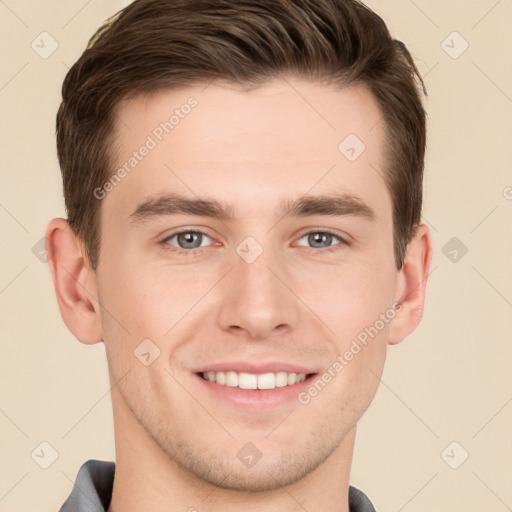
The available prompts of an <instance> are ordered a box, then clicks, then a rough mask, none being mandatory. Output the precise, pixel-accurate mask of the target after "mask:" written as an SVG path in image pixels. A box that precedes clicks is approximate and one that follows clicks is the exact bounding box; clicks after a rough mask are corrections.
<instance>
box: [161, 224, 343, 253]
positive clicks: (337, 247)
mask: <svg viewBox="0 0 512 512" xmlns="http://www.w3.org/2000/svg"><path fill="white" fill-rule="evenodd" d="M182 233H196V234H200V235H204V236H206V237H208V238H210V239H211V237H210V236H208V235H207V234H206V233H204V232H203V231H199V230H194V229H183V230H181V231H175V232H173V233H171V234H170V235H169V236H167V237H165V238H164V239H163V240H162V241H161V242H160V243H161V244H162V246H163V248H164V250H168V251H172V252H173V253H175V254H178V255H180V254H185V255H187V256H195V255H196V254H197V252H198V251H200V250H201V249H205V248H206V247H196V248H193V249H181V248H179V247H177V246H174V245H171V244H170V243H169V240H172V239H173V238H174V237H176V236H178V235H180V234H182ZM318 233H321V234H323V235H331V236H333V237H334V238H336V239H338V241H339V243H337V244H334V245H332V246H330V247H327V248H323V249H318V248H315V247H306V246H301V247H305V248H306V249H310V250H311V251H313V252H315V253H317V254H318V253H331V252H334V251H337V250H340V246H346V247H350V245H351V242H349V241H348V240H347V239H345V238H343V237H342V236H340V235H339V234H337V233H335V232H334V231H331V230H329V229H322V230H312V231H307V232H306V233H303V234H302V235H301V236H300V237H299V240H301V239H302V238H304V237H305V236H308V235H311V234H318ZM170 247H172V249H171V248H170Z"/></svg>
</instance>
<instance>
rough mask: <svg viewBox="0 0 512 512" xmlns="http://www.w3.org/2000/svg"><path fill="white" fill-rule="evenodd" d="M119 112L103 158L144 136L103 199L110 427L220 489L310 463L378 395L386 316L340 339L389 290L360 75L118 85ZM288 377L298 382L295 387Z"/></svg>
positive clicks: (124, 154) (378, 307) (378, 177)
mask: <svg viewBox="0 0 512 512" xmlns="http://www.w3.org/2000/svg"><path fill="white" fill-rule="evenodd" d="M292 85H293V87H292ZM190 97H193V98H195V100H194V101H197V104H195V103H194V101H192V102H189V103H188V104H189V106H190V105H192V103H194V106H191V107H190V108H187V107H183V105H186V104H187V100H188V99H189V98H190ZM176 109H178V110H179V112H178V114H176V116H177V117H175V118H174V119H173V120H172V126H173V127H172V129H170V128H169V125H167V127H166V128H167V130H168V132H169V133H166V131H165V130H164V129H163V128H162V126H161V123H165V122H166V121H169V118H170V117H171V115H173V113H174V111H175V110H176ZM117 117H118V119H117V128H116V144H117V146H118V148H119V150H118V151H117V153H116V155H117V156H116V161H115V169H116V170H117V169H119V168H120V167H122V166H123V165H124V164H125V163H127V162H130V160H129V159H130V157H133V152H134V151H137V152H138V156H135V157H134V158H136V159H137V162H136V163H135V160H132V161H131V164H130V163H128V165H127V167H126V168H125V169H129V172H127V173H126V174H127V175H126V176H125V177H123V178H122V180H121V182H120V183H118V184H117V185H116V186H115V187H113V189H112V190H111V191H110V192H108V193H107V195H106V197H105V198H104V199H103V200H102V201H101V208H102V221H101V222H102V224H101V254H100V258H99V266H98V270H97V287H98V298H99V302H100V304H101V306H102V310H101V322H102V328H103V337H104V342H105V346H106V351H107V357H108V364H109V371H110V374H111V379H112V382H113V383H115V382H118V381H119V382H118V383H117V386H116V387H115V388H114V390H113V391H112V398H113V403H114V417H115V421H116V423H117V427H118V430H119V431H123V432H124V433H123V436H124V437H125V439H131V440H132V442H133V443H134V445H135V444H137V443H139V442H142V439H143V438H144V439H145V441H143V442H146V443H148V442H149V444H151V445H152V446H156V447H157V448H156V449H157V450H158V451H159V452H160V453H161V454H163V455H165V456H167V457H168V458H169V459H170V460H172V461H174V463H176V464H177V465H178V466H180V467H181V468H182V469H185V470H189V471H191V472H193V473H194V474H195V475H197V476H199V477H200V478H202V479H205V480H207V481H209V482H211V483H213V484H215V485H218V486H221V487H226V488H238V489H245V490H262V489H270V488H275V487H278V486H282V485H286V484H289V483H291V482H294V481H296V480H298V479H299V478H301V477H304V476H305V475H306V474H308V473H309V472H310V471H312V470H314V469H315V468H316V467H318V466H319V464H321V463H322V462H323V461H325V460H326V459H327V458H328V457H329V455H331V454H332V453H333V451H336V450H340V449H342V447H343V440H344V438H345V436H346V435H347V434H348V433H349V432H353V428H354V426H355V424H356V422H357V421H358V420H359V418H360V417H361V415H362V414H363V412H364V411H365V409H366V407H367V406H368V405H369V403H370V401H371V400H372V398H373V396H374V394H375V391H376V388H377V384H378V382H379V376H380V375H381V372H382V368H383V364H384V359H385V354H386V344H387V339H388V331H389V325H390V324H389V323H388V322H381V323H378V324H377V325H378V326H379V327H381V324H384V325H383V326H382V327H381V328H380V329H377V330H378V333H377V334H374V335H373V337H368V338H367V344H366V345H363V343H361V342H360V341H359V342H358V345H359V346H360V348H361V349H360V350H359V351H357V353H356V350H355V349H354V345H353V341H354V340H357V336H358V335H360V333H361V332H362V331H364V330H365V328H368V327H370V326H375V324H376V321H377V320H378V319H379V317H380V318H382V314H384V315H386V314H389V313H387V312H389V310H390V308H391V305H392V304H393V302H394V301H395V300H396V299H398V297H397V296H396V293H397V291H396V290H397V276H398V274H397V271H396V267H395V261H394V256H393V226H392V202H391V198H390V194H389V192H388V190H387V188H386V185H385V182H384V180H383V168H384V161H383V141H384V124H383V122H381V116H380V112H379V109H378V106H377V103H376V100H375V99H374V98H373V96H372V95H371V94H370V93H369V92H368V91H366V90H365V89H364V88H362V87H361V86H353V87H349V88H346V89H343V90H335V89H333V88H330V87H327V86H321V85H315V84H313V83H310V82H305V81H297V80H296V81H293V82H290V83H288V82H286V81H284V80H276V81H274V82H269V83H267V84H266V85H265V86H263V87H261V88H259V89H255V90H252V91H250V92H242V91H241V90H239V89H237V88H236V87H234V86H229V87H228V86H220V85H213V84H212V85H210V86H208V87H206V88H205V87H204V86H202V87H197V88H196V87H189V88H186V89H183V90H180V91H166V92H162V93H159V94H156V95H153V96H151V97H137V98H134V99H131V100H129V101H126V102H124V103H122V104H121V105H120V106H119V109H118V111H117ZM177 119H179V121H177ZM351 134H353V135H351ZM148 136H149V139H148ZM355 136H357V138H358V139H360V141H362V143H364V145H365V148H364V151H363V152H362V153H361V154H360V155H359V156H358V153H360V152H361V150H362V149H363V146H362V145H361V142H358V140H357V139H356V138H355ZM347 137H349V139H347V141H346V142H344V143H343V144H342V145H341V149H340V148H339V146H340V143H342V142H343V141H344V140H345V139H346V138H347ZM150 139H151V140H150ZM160 139H161V140H160ZM143 145H146V147H148V148H149V149H148V151H145V150H142V151H139V148H140V147H141V146H143ZM351 148H353V150H352V149H351ZM142 153H144V154H146V153H147V154H146V156H142V155H141V154H142ZM354 157H356V158H354ZM123 174H124V173H121V176H122V175H123ZM178 196H179V197H182V198H185V199H188V200H190V201H196V200H204V201H209V202H218V205H217V206H221V207H222V208H224V209H225V210H226V213H228V214H230V215H224V216H222V215H221V216H219V215H212V213H215V212H217V213H218V211H219V210H220V208H217V209H215V208H214V209H213V210H214V211H213V212H212V211H211V210H212V208H210V209H209V210H207V209H206V208H205V206H206V205H205V203H200V204H199V205H195V206H194V205H192V206H194V208H192V207H191V203H183V202H179V201H176V198H177V197H178ZM321 197H322V198H324V201H322V202H317V203H315V201H314V200H315V199H318V198H321ZM334 197H336V198H337V199H338V200H339V201H338V202H334V200H333V198H334ZM166 198H167V202H166ZM173 198H174V200H175V202H174V203H171V202H170V201H171V200H172V199H173ZM329 198H330V199H329ZM150 199H153V200H157V199H160V201H159V202H158V204H156V203H153V205H152V206H153V207H151V206H148V204H146V206H143V207H141V205H143V204H144V203H146V202H147V201H148V200H150ZM306 199H308V201H309V202H308V201H305V200H306ZM300 200H303V201H302V202H300ZM294 202H298V203H297V205H296V208H295V209H293V210H291V211H289V207H290V206H291V205H292V204H293V203H294ZM180 205H181V207H184V206H187V205H188V208H178V206H180ZM315 205H316V206H315ZM209 206H212V205H211V204H210V205H209ZM134 212H138V213H134ZM132 214H133V215H132ZM177 232H182V234H176V233H177ZM388 318H389V317H388ZM359 339H361V338H359ZM143 340H151V341H150V342H148V341H145V342H144V344H143V345H140V344H141V343H142V342H143ZM139 345H140V347H139ZM138 347H139V348H138ZM156 347H158V349H157V348H156ZM351 347H352V349H351ZM158 350H159V355H158V357H157V358H156V359H154V361H153V362H151V361H152V360H153V358H154V357H155V356H156V355H157V354H158ZM351 350H352V353H353V357H352V358H350V359H351V360H349V361H347V360H346V358H343V360H344V361H345V363H346V364H343V368H342V370H339V368H340V367H339V366H338V365H335V362H336V361H338V362H340V361H341V359H340V358H339V357H338V356H343V355H344V354H345V353H346V352H347V351H351ZM134 351H135V354H134ZM136 354H137V355H138V357H137V356H136ZM141 360H142V362H141ZM143 362H145V363H146V364H143ZM149 362H151V364H147V363H149ZM340 364H341V363H340ZM333 365H334V366H333ZM329 368H331V377H332V378H331V379H330V382H328V383H327V384H326V385H324V386H323V387H320V386H318V388H319V389H320V391H318V392H317V394H316V396H313V394H314V392H313V393H309V392H308V390H309V389H310V388H311V386H312V385H313V383H314V382H315V381H316V380H318V379H319V378H321V377H322V375H323V374H324V373H325V372H327V371H328V369H329ZM334 368H336V369H334ZM333 369H334V372H333ZM203 372H211V373H210V377H211V378H215V379H218V381H219V382H212V381H208V380H206V379H205V378H204V376H205V375H206V376H208V373H205V374H203ZM227 372H231V373H229V374H228V373H227ZM283 372H284V373H283ZM240 373H248V374H249V375H242V376H241V377H240V375H239V374H240ZM293 373H297V374H305V375H306V376H307V378H306V380H305V381H303V382H298V383H295V384H293V382H294V377H293V376H292V375H290V374H293ZM261 374H273V375H266V376H264V377H261V378H259V375H261ZM333 375H334V376H333ZM288 379H289V380H288ZM301 379H302V377H301V376H300V375H299V378H298V380H301ZM237 382H238V383H239V385H241V386H243V387H246V386H249V387H251V386H253V385H255V383H256V385H258V382H259V385H261V387H272V386H276V385H277V386H278V387H275V388H274V389H266V390H263V389H241V388H240V387H237V385H236V384H237ZM288 382H290V383H291V384H290V385H288V384H287V385H286V386H284V385H283V384H284V383H288ZM228 384H230V385H228ZM299 394H300V395H299ZM299 396H301V397H302V400H301V401H299V399H298V398H299ZM308 397H309V399H307V398H308ZM301 402H303V403H301ZM149 439H150V440H151V441H148V440H149ZM153 441H154V444H153ZM258 459H259V460H258Z"/></svg>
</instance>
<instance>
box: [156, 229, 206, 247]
mask: <svg viewBox="0 0 512 512" xmlns="http://www.w3.org/2000/svg"><path fill="white" fill-rule="evenodd" d="M174 239H176V241H175V242H176V243H173V242H172V240H174ZM204 239H208V240H210V242H211V238H210V237H209V236H208V235H205V234H204V233H201V232H200V231H181V232H179V233H174V234H173V235H171V236H169V237H167V238H166V239H165V240H163V242H165V243H169V244H171V245H174V246H175V247H178V248H179V249H198V248H199V247H204V246H205V245H208V244H204V243H203V241H204Z"/></svg>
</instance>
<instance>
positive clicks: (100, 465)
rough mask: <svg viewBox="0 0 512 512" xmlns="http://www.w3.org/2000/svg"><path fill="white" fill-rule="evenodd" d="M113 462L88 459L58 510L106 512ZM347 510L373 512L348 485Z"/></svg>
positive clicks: (109, 497) (359, 492) (112, 476)
mask: <svg viewBox="0 0 512 512" xmlns="http://www.w3.org/2000/svg"><path fill="white" fill-rule="evenodd" d="M115 467H116V466H115V463H114V462H108V461H104V460H94V459H91V460H88V461H87V462H85V463H84V464H82V467H81V468H80V470H79V471H78V475H77V477H76V480H75V485H74V486H73V490H72V491H71V494H70V495H69V497H68V499H67V500H66V501H65V502H64V504H63V505H62V507H61V508H60V510H59V512H106V510H107V509H108V507H109V505H110V500H111V499H112V488H113V485H114V473H115ZM348 500H349V505H350V512H375V508H374V507H373V505H372V503H371V501H370V500H369V499H368V497H367V496H366V494H364V492H362V491H360V490H359V489H356V488H355V487H352V486H350V487H349V492H348Z"/></svg>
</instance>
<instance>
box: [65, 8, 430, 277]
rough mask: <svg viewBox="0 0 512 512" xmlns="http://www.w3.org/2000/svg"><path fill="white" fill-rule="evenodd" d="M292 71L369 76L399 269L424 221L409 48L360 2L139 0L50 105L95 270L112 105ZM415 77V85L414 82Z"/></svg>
mask: <svg viewBox="0 0 512 512" xmlns="http://www.w3.org/2000/svg"><path fill="white" fill-rule="evenodd" d="M285 75H293V76H297V77H301V78H306V79H310V80H314V81H320V82H325V83H332V84H334V85H335V86H337V87H344V86H347V85H349V84H356V83H359V84H364V85H365V86H366V87H368V88H369V90H370V91H371V92H372V93H373V94H374V96H375V98H376V99H377V101H378V104H379V107H380V109H381V112H382V116H383V119H384V122H385V127H386V131H385V133H386V155H385V158H386V169H385V178H386V182H387V186H388V189H389V192H390V195H391V197H392V201H393V242H394V251H395V260H396V266H397V268H401V266H402V264H403V260H404V255H405V249H406V247H407V244H408V243H409V241H410V239H411V237H412V235H413V234H414V231H415V229H416V227H417V226H418V224H419V223H420V218H421V205H422V181H423V167H424V154H425V144H426V114H425V110H424V108H423V105H422V101H421V95H420V92H419V87H418V85H419V83H420V84H421V86H422V87H423V92H424V93H425V94H426V91H425V86H424V84H423V81H422V79H421V77H420V75H419V72H418V70H417V68H416V66H415V64H414V62H413V59H412V57H411V55H410V53H409V52H408V50H407V49H406V47H405V45H404V44H403V43H402V42H400V41H397V40H394V39H392V38H391V36H390V34H389V31H388V29H387V27H386V25H385V23H384V22H383V20H382V19H381V18H380V17H379V16H378V15H377V14H375V13H374V12H373V11H371V10H370V9H368V8H367V7H366V6H364V5H363V4H362V3H360V2H359V1H357V0H272V1H269V2H261V1H260V0H243V1H241V0H135V1H134V2H133V3H132V4H130V5H128V6H127V7H126V8H125V9H123V10H122V11H120V12H119V13H117V14H116V15H115V16H113V17H111V18H109V19H108V20H107V21H106V22H105V23H104V24H103V25H102V26H101V27H100V28H99V29H98V31H97V32H96V33H95V34H94V35H93V37H92V38H91V40H90V41H89V44H88V46H87V49H86V50H85V51H84V53H83V54H82V55H81V57H80V58H79V59H78V60H77V62H76V63H75V64H74V65H73V67H72V68H71V69H70V70H69V72H68V73H67V75H66V78H65V80H64V83H63V86H62V103H61V105H60V108H59V111H58V113H57V151H58V156H59V163H60V167H61V171H62V177H63V187H64V198H65V205H66V211H67V215H68V222H69V223H70V225H71V227H72V229H73V231H74V232H75V233H76V234H77V235H78V236H79V237H80V238H81V239H82V240H83V241H84V244H85V247H86V252H87V257H88V259H89V262H90V264H91V267H92V268H93V269H96V267H97V263H98V259H99V251H100V232H101V230H100V220H101V201H100V200H98V199H97V198H96V196H95V194H94V193H93V191H94V190H95V189H96V188H97V187H100V186H102V184H103V183H105V181H106V180H108V178H109V176H110V175H111V174H112V173H113V169H112V160H113V155H114V152H113V150H112V146H113V140H112V133H113V130H114V126H115V114H114V110H115V108H116V106H117V105H118V104H119V102H120V101H121V100H122V99H126V98H128V97H131V96H134V95H136V94H139V93H152V92H157V91H159V90H162V89H173V88H178V87H184V86H188V85H198V84H201V83H209V82H211V81H212V80H221V81H228V82H233V83H236V84H239V85H241V86H244V87H249V86H253V87H254V86H258V85H261V84H263V83H264V82H265V81H266V80H269V79H271V78H279V77H283V76H285ZM418 82H419V83H418Z"/></svg>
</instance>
